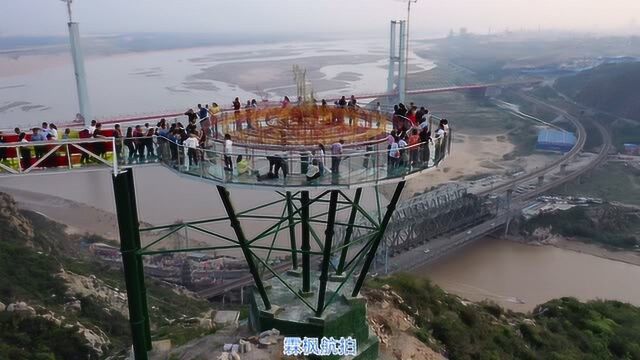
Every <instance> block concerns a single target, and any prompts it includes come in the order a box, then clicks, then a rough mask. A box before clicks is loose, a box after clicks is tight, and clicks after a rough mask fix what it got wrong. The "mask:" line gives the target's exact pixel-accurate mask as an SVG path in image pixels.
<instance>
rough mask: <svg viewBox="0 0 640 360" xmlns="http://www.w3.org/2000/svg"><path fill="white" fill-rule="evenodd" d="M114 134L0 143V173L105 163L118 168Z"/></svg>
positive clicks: (21, 172)
mask: <svg viewBox="0 0 640 360" xmlns="http://www.w3.org/2000/svg"><path fill="white" fill-rule="evenodd" d="M114 149H117V143H116V139H115V138H90V139H65V140H55V141H27V142H13V143H0V174H13V175H16V174H30V173H34V172H38V171H41V170H45V169H66V170H74V169H80V168H87V167H96V166H102V167H108V168H110V169H112V170H113V171H114V172H115V171H117V170H118V161H119V159H118V151H114Z"/></svg>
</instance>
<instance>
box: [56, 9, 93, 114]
mask: <svg viewBox="0 0 640 360" xmlns="http://www.w3.org/2000/svg"><path fill="white" fill-rule="evenodd" d="M62 1H64V2H65V3H67V13H68V14H69V22H68V23H67V25H68V26H69V42H70V44H71V57H72V58H73V69H74V73H75V77H76V90H77V91H78V105H79V112H78V115H79V116H78V115H76V121H79V120H81V121H83V123H84V125H85V126H88V125H89V123H90V122H91V107H90V106H89V90H88V88H87V76H86V73H85V71H84V57H83V56H82V47H81V46H80V30H79V27H78V23H77V22H73V17H72V13H71V3H72V2H73V0H62Z"/></svg>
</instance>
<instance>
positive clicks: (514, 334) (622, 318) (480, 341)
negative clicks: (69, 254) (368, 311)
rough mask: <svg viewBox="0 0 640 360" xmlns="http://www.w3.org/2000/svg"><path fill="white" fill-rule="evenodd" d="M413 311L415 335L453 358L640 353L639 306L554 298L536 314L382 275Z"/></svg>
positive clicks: (560, 359) (375, 284)
mask: <svg viewBox="0 0 640 360" xmlns="http://www.w3.org/2000/svg"><path fill="white" fill-rule="evenodd" d="M385 285H389V286H390V287H391V288H392V289H393V291H395V292H396V293H397V294H399V295H400V296H401V297H402V299H403V302H402V303H401V304H400V305H399V306H400V307H401V309H402V310H403V311H405V313H407V314H408V315H409V316H411V317H412V318H413V321H415V324H416V326H417V328H418V330H417V331H416V336H417V337H418V338H419V339H420V340H422V341H423V342H424V343H425V344H427V345H429V346H430V347H432V348H434V349H435V350H438V351H439V352H440V353H442V354H443V355H445V356H446V357H448V358H449V359H451V360H467V359H519V360H521V359H531V360H534V359H547V360H568V359H576V360H578V359H580V360H583V359H584V360H590V359H593V360H596V359H598V360H602V359H640V308H638V307H635V306H632V305H629V304H624V303H621V302H618V301H600V300H598V301H590V302H586V303H583V302H580V301H578V300H576V299H574V298H561V299H556V300H551V301H549V302H547V303H544V304H542V305H539V306H537V307H536V308H535V309H534V311H533V312H532V313H530V314H522V313H514V312H511V311H507V310H504V309H502V308H501V307H499V306H498V305H496V304H493V303H479V304H476V303H471V302H466V301H463V300H462V299H460V298H459V297H457V296H453V295H450V294H447V293H446V292H444V291H443V290H442V289H440V288H439V287H437V286H435V285H432V284H431V283H430V282H429V280H427V279H423V278H418V277H414V276H411V275H407V274H398V275H394V276H391V277H388V278H378V279H375V280H373V281H371V282H370V283H369V287H370V288H373V289H381V288H384V287H385Z"/></svg>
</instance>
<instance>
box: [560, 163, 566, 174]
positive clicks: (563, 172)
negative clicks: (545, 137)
mask: <svg viewBox="0 0 640 360" xmlns="http://www.w3.org/2000/svg"><path fill="white" fill-rule="evenodd" d="M566 173H567V164H566V163H564V164H560V174H562V175H564V174H566Z"/></svg>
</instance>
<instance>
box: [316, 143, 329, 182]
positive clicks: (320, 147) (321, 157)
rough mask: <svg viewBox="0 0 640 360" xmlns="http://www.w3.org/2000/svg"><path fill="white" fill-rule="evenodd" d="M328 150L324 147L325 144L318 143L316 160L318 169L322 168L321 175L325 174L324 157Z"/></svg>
mask: <svg viewBox="0 0 640 360" xmlns="http://www.w3.org/2000/svg"><path fill="white" fill-rule="evenodd" d="M326 154H327V152H326V151H325V149H324V145H322V144H318V150H317V152H316V157H315V158H316V160H318V169H319V170H320V176H322V175H324V158H325V156H326Z"/></svg>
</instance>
